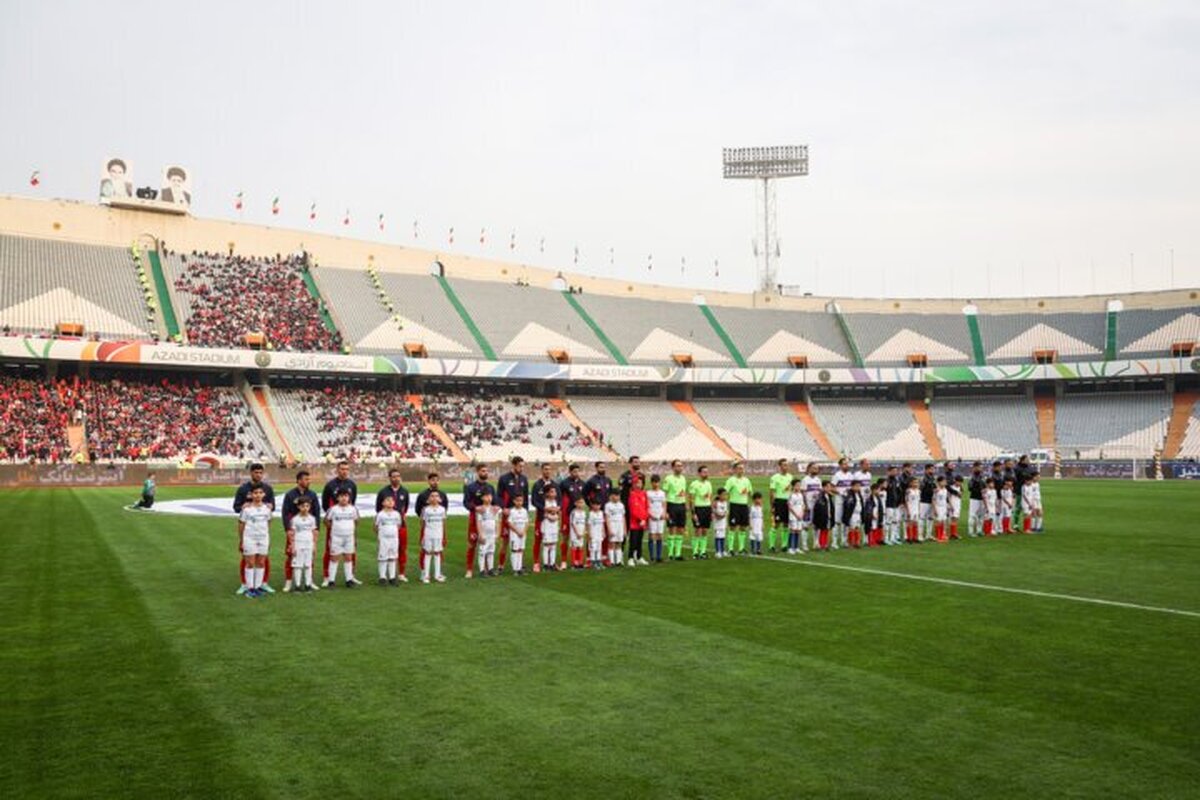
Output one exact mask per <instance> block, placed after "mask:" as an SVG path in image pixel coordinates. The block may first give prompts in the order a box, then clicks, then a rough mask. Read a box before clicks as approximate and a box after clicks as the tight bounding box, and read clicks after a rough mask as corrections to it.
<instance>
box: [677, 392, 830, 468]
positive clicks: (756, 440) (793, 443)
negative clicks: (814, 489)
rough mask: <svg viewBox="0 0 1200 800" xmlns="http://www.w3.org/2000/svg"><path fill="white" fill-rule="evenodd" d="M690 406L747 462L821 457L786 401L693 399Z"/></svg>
mask: <svg viewBox="0 0 1200 800" xmlns="http://www.w3.org/2000/svg"><path fill="white" fill-rule="evenodd" d="M692 405H693V406H694V407H695V409H696V411H698V412H699V413H700V416H701V417H703V418H704V419H705V421H707V422H708V424H709V426H710V427H712V429H713V431H715V432H716V434H717V435H718V436H720V437H721V438H722V439H724V440H725V441H726V442H727V443H728V444H729V446H730V447H732V448H733V449H734V450H736V451H737V452H738V454H739V455H740V456H741V457H742V458H745V459H747V460H750V461H760V460H765V459H769V460H772V461H773V460H775V459H778V458H788V459H799V460H801V461H817V460H823V459H824V455H823V453H822V452H821V447H820V445H818V444H817V443H816V442H815V441H814V440H813V438H812V436H811V435H810V434H809V432H808V429H807V428H806V427H804V423H802V422H801V421H800V420H799V419H798V418H797V417H796V415H795V413H793V411H792V410H791V409H790V408H788V406H787V404H786V403H782V402H779V401H776V400H695V401H693V402H692Z"/></svg>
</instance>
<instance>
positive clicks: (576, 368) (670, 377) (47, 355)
mask: <svg viewBox="0 0 1200 800" xmlns="http://www.w3.org/2000/svg"><path fill="white" fill-rule="evenodd" d="M0 356H3V357H5V358H17V359H23V360H32V361H92V362H102V363H109V364H127V365H141V366H148V367H160V368H187V369H213V370H219V369H225V370H228V369H238V370H263V371H266V372H277V373H289V372H290V373H305V374H354V375H369V374H374V375H422V376H429V377H438V378H458V379H462V380H473V381H489V380H506V381H513V380H530V381H574V382H586V383H627V384H633V383H641V384H663V383H694V384H706V385H711V384H729V385H746V384H757V385H795V384H805V385H812V386H822V385H830V386H833V385H847V384H876V383H888V384H891V383H926V384H928V383H991V382H999V381H1055V380H1080V379H1088V380H1095V379H1104V378H1132V377H1138V378H1140V377H1152V376H1155V375H1178V374H1192V373H1197V374H1200V358H1149V359H1130V360H1122V361H1084V362H1077V363H1070V364H1045V365H1034V364H1013V365H1009V366H988V367H970V366H955V367H929V368H927V369H915V368H911V367H869V368H860V367H852V368H828V369H821V368H814V369H784V368H780V369H776V368H772V367H765V368H761V369H754V368H745V369H743V368H717V367H694V368H688V369H685V368H682V367H667V366H662V367H654V366H622V365H618V364H611V365H606V364H569V365H568V364H552V363H543V362H538V361H480V360H474V359H451V358H408V357H406V356H403V355H355V354H349V355H342V354H340V353H289V352H277V351H269V350H244V349H234V348H215V347H213V348H209V347H181V346H178V345H171V344H156V343H152V342H126V341H112V342H92V341H84V340H80V339H46V338H33V337H23V336H0Z"/></svg>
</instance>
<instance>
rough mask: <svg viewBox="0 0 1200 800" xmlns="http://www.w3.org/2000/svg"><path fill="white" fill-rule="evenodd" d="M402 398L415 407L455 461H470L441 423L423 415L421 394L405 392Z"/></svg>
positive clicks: (426, 425) (428, 428) (463, 462)
mask: <svg viewBox="0 0 1200 800" xmlns="http://www.w3.org/2000/svg"><path fill="white" fill-rule="evenodd" d="M404 399H405V400H406V401H407V402H408V404H409V405H410V406H412V407H413V408H415V409H416V410H417V411H418V413H420V415H421V421H422V422H424V423H425V428H426V429H427V430H428V431H429V432H430V433H432V434H433V435H434V436H436V437H437V440H438V441H439V442H441V443H442V447H444V448H446V449H447V450H449V451H450V455H451V456H452V457H453V458H454V460H455V461H457V462H458V463H460V464H470V463H471V457H470V456H468V455H467V454H466V453H465V452H463V449H462V448H461V447H459V446H458V442H456V441H454V440H453V439H451V438H450V434H448V433H446V429H445V428H443V427H442V426H441V425H438V424H437V423H436V422H430V421H429V418H428V417H426V416H425V412H424V411H423V410H422V408H423V407H424V405H425V400H424V398H422V397H421V395H419V394H407V395H405V396H404Z"/></svg>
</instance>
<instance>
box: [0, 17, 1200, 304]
mask: <svg viewBox="0 0 1200 800" xmlns="http://www.w3.org/2000/svg"><path fill="white" fill-rule="evenodd" d="M0 108H2V109H3V119H4V124H3V125H0V192H4V193H13V194H22V195H25V194H35V195H37V196H42V197H66V198H72V199H86V200H91V199H92V198H94V197H95V196H96V189H97V184H98V176H99V172H100V170H101V166H102V164H103V162H104V160H105V159H106V158H107V157H108V156H110V155H120V156H124V157H125V158H127V159H128V160H129V161H130V162H131V164H132V165H133V169H134V179H135V181H136V182H137V183H138V185H142V184H143V183H153V184H155V185H157V181H158V176H159V172H160V170H161V168H162V166H163V165H164V164H167V163H179V164H183V165H186V166H188V167H190V168H191V169H192V170H193V172H194V176H195V186H194V200H195V202H194V211H195V213H196V214H197V215H200V216H206V217H209V216H213V217H235V216H237V213H236V212H235V211H234V203H233V199H234V195H235V194H236V193H237V192H238V191H239V190H240V191H243V192H245V198H246V200H245V202H246V208H245V210H244V211H243V212H242V215H241V216H242V218H243V219H245V220H246V221H252V222H261V223H268V224H279V225H286V226H289V227H299V228H305V227H309V226H313V227H316V228H318V229H320V230H323V231H327V232H331V233H349V234H352V235H355V236H359V237H363V238H369V239H375V238H381V239H387V240H389V241H395V242H398V243H403V244H411V243H413V241H414V240H413V222H414V220H417V221H419V234H420V238H419V239H417V240H416V243H417V244H421V245H423V246H428V247H434V248H446V235H447V229H448V228H449V227H450V226H451V225H453V226H454V227H455V228H456V232H457V235H456V243H455V246H454V249H457V250H458V251H459V252H463V253H469V254H486V255H489V256H493V257H497V258H507V257H508V256H509V237H510V233H511V232H512V231H514V230H515V231H516V236H517V249H516V258H517V259H518V260H522V261H527V262H529V263H536V264H542V265H546V266H551V267H561V268H565V269H568V270H569V269H571V267H572V262H573V258H574V256H573V248H574V246H575V245H578V246H579V248H580V253H581V258H580V271H583V272H588V273H594V274H605V273H612V274H615V275H618V276H621V277H627V278H634V279H640V280H652V281H655V282H660V283H670V284H686V285H689V286H696V287H699V288H709V287H720V288H725V289H733V290H742V291H745V290H749V289H750V288H752V287H753V285H754V283H755V277H754V271H755V259H754V255H753V253H752V251H751V240H752V238H753V236H754V234H755V222H756V209H755V199H754V191H753V188H752V185H751V184H750V183H742V182H733V181H723V180H722V178H721V148H722V147H723V146H737V145H768V144H793V143H797V144H798V143H806V144H808V145H809V147H810V156H811V175H810V176H808V177H806V178H793V179H789V180H788V181H786V182H784V183H782V184H781V185H780V186H779V191H778V223H779V229H780V238H781V252H782V257H781V259H780V280H781V281H782V282H783V283H787V284H795V285H799V286H802V287H804V288H805V289H808V290H811V291H814V292H816V293H819V294H832V295H836V296H880V295H885V294H886V295H890V296H948V295H954V296H963V297H985V296H1000V295H1014V294H1018V295H1019V294H1058V293H1065V294H1070V293H1080V292H1092V291H1098V292H1116V291H1128V290H1129V289H1130V288H1131V286H1132V287H1133V288H1136V289H1138V290H1147V289H1160V288H1166V287H1168V286H1170V285H1171V283H1172V275H1171V273H1172V270H1171V252H1172V250H1173V251H1174V285H1175V286H1176V287H1194V286H1196V285H1198V284H1200V3H1197V2H1194V0H1192V1H1191V2H1188V1H1187V0H1181V1H1180V2H1154V1H1153V0H1137V1H1136V2H1135V1H1133V0H1131V1H1130V2H1104V1H1103V0H1094V1H1089V2H1057V1H1055V2H1045V0H1041V1H1040V2H1002V3H1001V2H969V1H968V0H953V1H950V0H948V1H947V2H937V3H934V2H927V3H919V2H876V3H867V2H823V3H811V2H763V3H733V2H729V3H710V2H695V0H688V1H687V2H672V3H628V4H625V3H598V2H597V3H582V2H546V3H527V2H509V3H483V2H477V3H453V2H415V3H414V2H402V1H401V2H381V3H366V2H354V3H346V2H339V3H333V2H320V3H318V2H309V3H278V2H276V3H270V2H212V1H210V2H203V3H187V4H182V3H170V2H145V3H141V2H138V3H134V2H110V3H97V2H70V3H68V2H50V1H48V0H43V1H42V2H23V1H21V2H18V0H0ZM33 169H39V170H41V173H42V175H41V178H42V184H41V186H40V187H38V188H37V189H34V188H32V187H30V185H29V175H30V171H31V170H33ZM276 195H278V196H279V197H280V198H281V205H282V212H281V214H280V215H279V216H278V217H272V215H271V213H270V203H271V199H272V197H274V196H276ZM314 201H315V202H316V203H317V205H318V220H317V222H316V223H310V222H309V220H308V212H309V205H310V203H312V202H314ZM347 209H349V210H350V214H351V219H352V224H351V226H350V227H349V228H346V227H343V226H342V224H341V222H342V219H341V218H342V216H343V215H344V213H345V212H346V210H347ZM380 213H383V214H385V226H386V229H385V231H384V232H382V233H381V232H380V231H379V230H378V227H377V218H378V215H379V214H380ZM482 227H486V228H487V231H488V239H487V242H486V243H485V244H484V245H483V246H480V245H479V243H478V239H479V231H480V228H482ZM543 237H544V238H545V253H544V254H540V253H539V252H538V245H539V240H540V239H542V238H543ZM610 248H612V250H613V254H614V261H613V266H611V267H610V266H609V249H610ZM1131 254H1132V269H1131ZM651 255H653V270H652V271H650V270H648V269H647V263H648V259H649V257H650V256H651ZM684 258H686V270H685V271H683V273H682V274H681V259H684ZM714 261H719V270H720V275H719V277H718V276H716V275H715V274H714V272H715V269H714Z"/></svg>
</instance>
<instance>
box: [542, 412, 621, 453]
mask: <svg viewBox="0 0 1200 800" xmlns="http://www.w3.org/2000/svg"><path fill="white" fill-rule="evenodd" d="M549 402H550V405H551V406H553V407H554V408H557V409H558V410H559V411H561V412H562V415H563V419H565V420H566V421H567V422H569V423H571V424H572V425H574V426H575V430H577V431H579V432H580V433H587V434H589V435H590V436H591V437H592V441H593V442H595V443H596V446H597V447H599V448H600V450H602V451H603V452H604V453H605V454H606V455H607V456H608V457H609V458H611V459H613V460H614V461H616V460H618V459H620V456H619V455H617V451H616V450H613V449H612V448H611V447H609V446H608V445H606V444H604V443H603V442H601V441H599V440H598V439H597V438H596V432H595V431H594V430H592V426H590V425H588V424H587V423H586V422H584V421H583V420H582V419H581V418H580V417H579V415H578V414H576V413H575V409H573V408H571V406H570V405H569V404H568V403H567V401H566V400H563V399H562V398H561V397H551V398H550V400H549Z"/></svg>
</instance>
